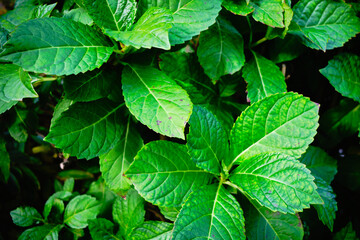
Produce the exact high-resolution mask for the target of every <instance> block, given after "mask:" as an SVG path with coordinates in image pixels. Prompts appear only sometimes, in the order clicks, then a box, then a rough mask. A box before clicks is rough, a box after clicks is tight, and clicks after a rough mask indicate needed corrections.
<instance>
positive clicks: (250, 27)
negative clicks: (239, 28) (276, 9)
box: [246, 16, 253, 48]
mask: <svg viewBox="0 0 360 240" xmlns="http://www.w3.org/2000/svg"><path fill="white" fill-rule="evenodd" d="M246 20H247V22H248V24H249V29H250V36H249V48H250V47H251V43H252V38H253V36H252V26H251V22H250V19H249V16H246Z"/></svg>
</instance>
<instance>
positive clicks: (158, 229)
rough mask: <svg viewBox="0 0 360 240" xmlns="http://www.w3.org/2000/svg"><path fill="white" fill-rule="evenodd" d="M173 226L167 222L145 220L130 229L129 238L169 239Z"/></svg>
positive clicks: (135, 239) (133, 239) (136, 239)
mask: <svg viewBox="0 0 360 240" xmlns="http://www.w3.org/2000/svg"><path fill="white" fill-rule="evenodd" d="M173 227H174V225H173V224H172V223H168V222H155V221H147V222H144V223H143V224H141V225H140V226H138V227H137V228H135V229H134V230H133V231H132V233H131V238H130V239H132V240H138V239H158V240H171V234H172V229H173Z"/></svg>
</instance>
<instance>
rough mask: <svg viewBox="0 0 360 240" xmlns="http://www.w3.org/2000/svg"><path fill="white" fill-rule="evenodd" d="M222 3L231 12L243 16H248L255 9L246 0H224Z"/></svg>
mask: <svg viewBox="0 0 360 240" xmlns="http://www.w3.org/2000/svg"><path fill="white" fill-rule="evenodd" d="M222 5H223V7H224V8H226V9H227V10H229V11H230V12H232V13H234V14H237V15H241V16H246V15H248V14H250V13H252V12H253V11H254V10H255V9H254V7H253V6H252V5H251V4H248V3H247V1H246V0H224V1H223V3H222Z"/></svg>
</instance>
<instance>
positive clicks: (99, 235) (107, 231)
mask: <svg viewBox="0 0 360 240" xmlns="http://www.w3.org/2000/svg"><path fill="white" fill-rule="evenodd" d="M88 223H89V231H90V235H91V237H92V239H93V240H120V239H121V238H120V237H116V236H115V234H114V224H113V223H112V222H110V221H109V220H107V219H105V218H97V219H92V220H89V222H88Z"/></svg>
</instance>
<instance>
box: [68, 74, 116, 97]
mask: <svg viewBox="0 0 360 240" xmlns="http://www.w3.org/2000/svg"><path fill="white" fill-rule="evenodd" d="M116 80H117V77H116V72H114V71H111V70H109V69H101V70H94V71H91V72H86V73H83V74H78V75H70V76H68V77H66V78H65V79H64V91H65V98H67V99H71V100H75V101H79V102H89V101H93V100H97V99H100V98H103V97H106V96H108V95H109V94H110V92H111V88H112V87H113V85H114V84H115V82H116Z"/></svg>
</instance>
